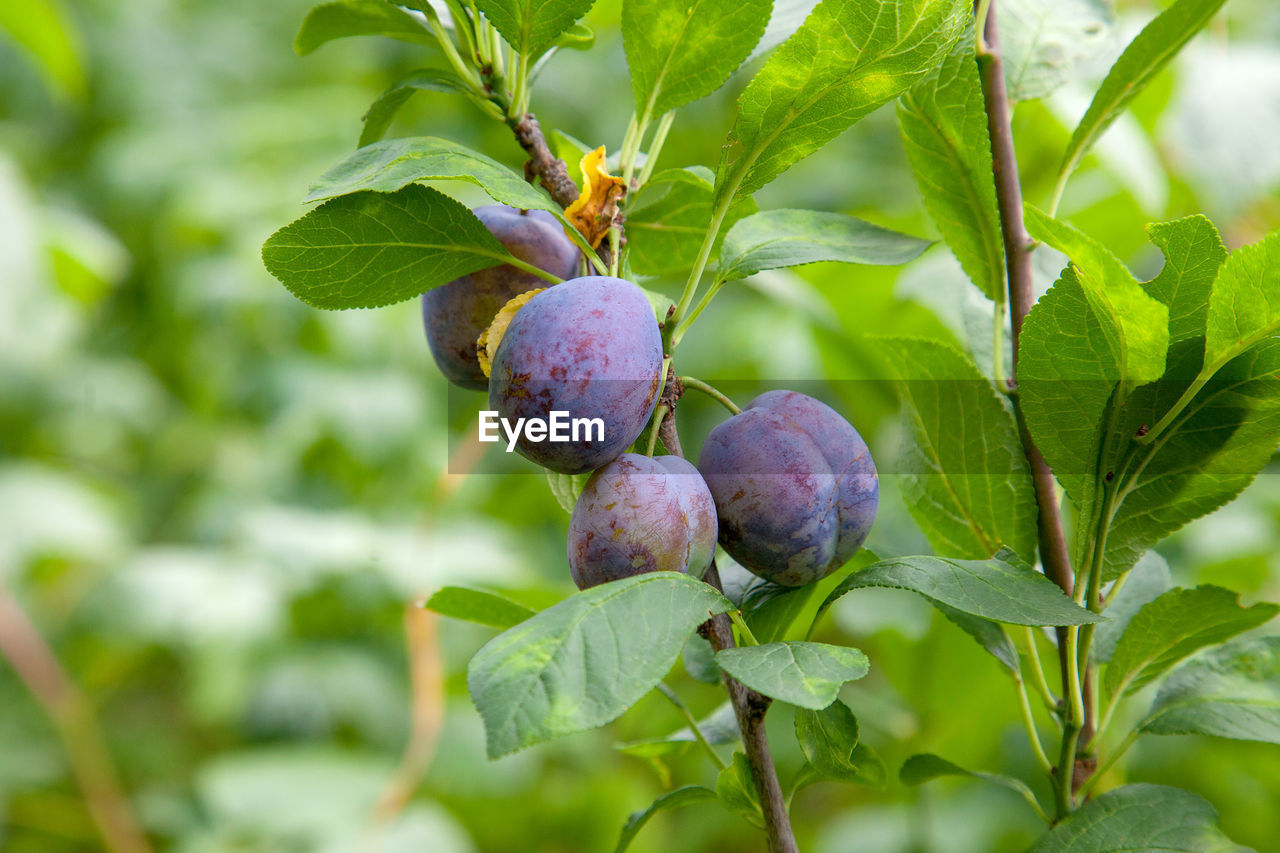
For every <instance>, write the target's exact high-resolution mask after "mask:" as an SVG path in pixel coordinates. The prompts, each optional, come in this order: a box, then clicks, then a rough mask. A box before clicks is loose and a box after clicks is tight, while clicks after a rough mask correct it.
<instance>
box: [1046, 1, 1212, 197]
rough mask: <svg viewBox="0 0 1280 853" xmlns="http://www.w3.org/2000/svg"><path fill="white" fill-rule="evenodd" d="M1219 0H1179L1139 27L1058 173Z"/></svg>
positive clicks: (1100, 90) (1073, 138)
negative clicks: (1140, 30)
mask: <svg viewBox="0 0 1280 853" xmlns="http://www.w3.org/2000/svg"><path fill="white" fill-rule="evenodd" d="M1223 2H1224V0H1178V2H1176V3H1174V4H1173V5H1172V6H1170V7H1169V8H1168V9H1165V10H1164V11H1163V12H1161V13H1160V14H1159V15H1157V16H1156V18H1155V20H1153V21H1152V22H1151V23H1149V24H1147V26H1146V27H1144V28H1143V30H1142V32H1140V33H1138V35H1137V37H1135V38H1134V40H1133V41H1132V42H1130V43H1129V46H1128V47H1126V48H1125V49H1124V52H1123V53H1122V54H1120V58H1119V59H1117V60H1116V62H1115V65H1112V66H1111V70H1110V71H1108V72H1107V76H1106V78H1105V79H1104V80H1103V81H1102V85H1101V86H1099V87H1098V92H1097V94H1095V95H1094V96H1093V103H1091V104H1089V109H1088V110H1086V111H1085V114H1084V118H1082V119H1080V124H1079V125H1077V126H1076V129H1075V131H1074V132H1073V133H1072V134H1071V141H1070V142H1068V143H1067V150H1066V153H1065V154H1063V157H1062V166H1061V167H1059V169H1058V173H1059V174H1060V175H1066V174H1070V173H1071V172H1072V171H1074V170H1075V168H1076V166H1077V165H1079V163H1080V159H1081V158H1082V157H1084V155H1085V153H1086V152H1087V151H1088V150H1089V148H1090V147H1092V146H1093V144H1094V143H1095V142H1096V141H1097V140H1098V137H1099V136H1101V135H1102V134H1103V132H1104V131H1105V130H1106V129H1107V128H1108V127H1110V126H1111V123H1112V122H1113V121H1115V120H1116V117H1117V116H1119V115H1120V114H1121V113H1122V112H1123V111H1124V109H1125V107H1127V106H1128V105H1129V103H1130V102H1131V101H1132V100H1133V99H1134V98H1136V97H1137V96H1138V95H1139V94H1141V93H1142V91H1143V90H1144V89H1146V88H1147V85H1148V84H1149V83H1150V82H1151V81H1152V80H1153V79H1154V78H1155V76H1156V75H1157V74H1158V73H1160V70H1161V69H1162V68H1164V66H1165V65H1166V64H1167V63H1168V62H1169V60H1171V59H1173V57H1175V56H1177V54H1178V51H1180V50H1182V48H1183V46H1185V45H1186V43H1187V42H1188V41H1190V40H1191V37H1192V36H1193V35H1195V34H1196V33H1197V32H1199V30H1200V28H1201V27H1203V26H1204V25H1205V24H1207V23H1208V22H1209V19H1210V18H1212V17H1213V15H1214V13H1215V12H1217V11H1218V9H1219V8H1221V7H1222V4H1223Z"/></svg>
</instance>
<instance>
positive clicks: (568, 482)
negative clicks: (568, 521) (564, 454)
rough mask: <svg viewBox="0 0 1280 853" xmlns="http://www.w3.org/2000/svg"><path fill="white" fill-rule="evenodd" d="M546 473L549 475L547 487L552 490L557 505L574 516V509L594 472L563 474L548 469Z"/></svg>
mask: <svg viewBox="0 0 1280 853" xmlns="http://www.w3.org/2000/svg"><path fill="white" fill-rule="evenodd" d="M544 473H546V475H547V486H548V487H549V488H550V489H551V496H552V497H554V498H555V499H556V503H558V504H560V508H561V509H562V510H564V511H565V512H567V513H569V514H570V515H572V514H573V507H574V506H575V505H576V504H577V503H578V495H580V494H582V487H583V486H585V485H586V484H587V480H589V479H591V474H592V473H594V472H591V471H587V472H585V473H582V474H561V473H560V472H559V471H552V470H551V469H550V468H546V469H544Z"/></svg>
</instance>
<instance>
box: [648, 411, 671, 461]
mask: <svg viewBox="0 0 1280 853" xmlns="http://www.w3.org/2000/svg"><path fill="white" fill-rule="evenodd" d="M666 416H667V404H666V403H659V404H658V408H656V409H654V410H653V425H652V426H651V427H649V441H648V443H647V445H646V447H645V451H644V455H645V456H652V455H653V453H654V451H655V450H657V449H658V425H659V424H660V423H662V419H663V418H665V417H666Z"/></svg>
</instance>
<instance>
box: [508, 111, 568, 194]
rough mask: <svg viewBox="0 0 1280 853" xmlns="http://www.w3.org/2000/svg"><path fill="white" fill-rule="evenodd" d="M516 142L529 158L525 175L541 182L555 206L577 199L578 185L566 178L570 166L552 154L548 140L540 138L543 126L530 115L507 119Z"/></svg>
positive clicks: (543, 137)
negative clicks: (553, 200)
mask: <svg viewBox="0 0 1280 853" xmlns="http://www.w3.org/2000/svg"><path fill="white" fill-rule="evenodd" d="M507 125H508V126H509V127H510V128H511V132H512V133H514V134H515V137H516V142H519V143H520V147H521V148H523V149H524V151H525V153H526V154H528V155H529V163H528V165H527V166H526V169H527V170H528V171H527V175H529V176H532V177H536V178H538V179H539V180H541V181H542V185H543V186H544V187H546V190H547V192H549V193H550V194H551V197H552V198H553V199H555V202H556V204H558V205H560V206H561V207H568V206H569V205H571V204H573V203H574V202H575V201H577V199H578V185H577V184H575V183H574V182H573V179H572V178H570V177H569V167H568V166H567V165H565V162H564V161H563V160H561V159H560V158H559V157H557V156H555V155H554V154H552V153H551V148H550V147H549V146H548V145H547V139H546V137H545V136H543V135H542V126H541V125H539V124H538V119H537V118H536V117H535V116H534V114H533V113H525V114H524V115H523V116H520V117H519V118H511V119H508V120H507Z"/></svg>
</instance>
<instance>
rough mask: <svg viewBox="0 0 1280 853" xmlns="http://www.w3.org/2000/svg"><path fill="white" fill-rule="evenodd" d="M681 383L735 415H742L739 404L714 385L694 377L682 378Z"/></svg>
mask: <svg viewBox="0 0 1280 853" xmlns="http://www.w3.org/2000/svg"><path fill="white" fill-rule="evenodd" d="M680 381H681V382H682V383H683V384H684V387H686V388H693V389H694V390H696V391H701V392H702V393H703V394H706V395H707V396H708V397H710V398H711V399H713V400H715V401H716V402H718V403H719V404H720V405H722V406H724V407H725V408H726V409H728V410H729V411H731V412H733V413H734V414H735V415H740V414H742V409H740V408H738V406H737V404H735V403H734V402H733V401H732V400H730V399H729V398H728V397H727V396H725V394H723V393H722V392H721V391H720V390H719V389H717V388H716V387H714V386H713V385H710V384H708V383H706V382H703V381H702V380H701V379H694V378H693V377H692V376H681V377H680Z"/></svg>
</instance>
